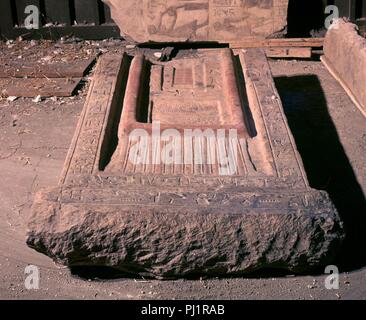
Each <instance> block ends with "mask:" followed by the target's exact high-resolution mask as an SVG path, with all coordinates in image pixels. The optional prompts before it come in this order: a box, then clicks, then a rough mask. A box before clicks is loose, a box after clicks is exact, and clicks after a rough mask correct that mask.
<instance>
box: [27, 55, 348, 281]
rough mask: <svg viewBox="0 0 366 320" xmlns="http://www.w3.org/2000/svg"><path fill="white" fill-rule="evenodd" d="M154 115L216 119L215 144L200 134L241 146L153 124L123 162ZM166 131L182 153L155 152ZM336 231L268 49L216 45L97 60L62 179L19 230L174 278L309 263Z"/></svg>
mask: <svg viewBox="0 0 366 320" xmlns="http://www.w3.org/2000/svg"><path fill="white" fill-rule="evenodd" d="M156 123H159V126H160V130H159V132H166V131H165V130H168V129H169V130H172V129H174V130H175V132H183V131H184V130H185V129H197V130H201V131H202V132H204V130H212V131H213V132H217V131H218V130H223V131H224V132H225V133H226V134H225V136H224V139H223V140H222V141H224V143H223V145H224V147H223V148H220V145H219V142H218V141H216V142H214V143H209V139H210V138H209V136H205V135H203V136H201V137H200V138H199V139H200V140H198V141H199V144H198V145H199V146H200V148H201V149H200V150H204V151H205V152H203V154H207V155H208V154H210V155H213V157H214V156H215V155H218V156H219V158H220V156H221V155H222V154H227V150H231V149H230V146H233V145H236V146H237V148H236V149H235V150H236V156H235V157H234V158H235V165H234V166H233V168H230V169H234V170H230V171H228V172H226V173H223V172H222V166H221V164H222V163H218V162H214V161H202V162H200V161H196V160H197V152H198V151H197V149H194V148H192V145H190V144H185V143H181V144H175V141H174V143H173V142H172V141H171V140H169V139H170V138H169V139H168V140H164V139H161V140H159V139H158V140H155V141H154V139H153V137H154V136H153V135H150V134H149V135H148V142H147V145H148V146H149V148H148V149H147V150H148V151H147V152H146V153H144V154H143V155H140V158H141V159H142V160H144V161H137V162H136V161H131V154H132V153H133V152H132V150H133V148H134V147H135V146H136V144H137V143H138V141H136V140H134V139H133V138H132V137H133V135H132V133H133V132H135V131H134V130H136V129H138V130H145V131H146V132H148V133H152V132H153V131H154V130H155V129H154V126H155V125H156ZM230 130H235V132H237V136H235V137H234V136H231V135H230V134H229V132H230ZM161 134H163V133H161ZM172 137H173V136H172ZM172 139H173V138H172ZM167 143H170V144H171V143H173V145H174V146H177V145H178V147H177V148H175V149H174V150H178V151H181V153H180V157H181V158H183V159H177V157H178V154H179V153H177V154H176V153H174V152H173V154H172V155H171V157H172V158H173V160H174V161H173V162H172V163H165V162H164V163H163V162H162V161H161V160H162V159H160V160H158V159H157V158H158V157H160V158H163V157H164V156H166V154H164V152H163V150H164V147H165V145H166V144H167ZM221 146H222V145H221ZM209 149H210V150H209ZM212 150H215V151H213V152H212ZM187 157H188V158H187ZM189 157H191V160H189ZM132 158H133V159H134V157H132ZM192 159H193V160H192ZM228 166H229V167H230V163H228ZM342 239H343V228H342V223H341V221H340V219H339V217H338V214H337V211H336V209H335V208H334V206H333V204H332V203H331V201H330V199H329V197H328V195H327V194H326V193H325V192H322V191H317V190H313V189H311V188H310V187H309V185H308V181H307V178H306V175H305V173H304V168H303V166H302V161H301V158H300V157H299V155H298V153H297V150H296V147H295V144H294V140H293V137H292V135H291V133H290V130H289V127H288V124H287V122H286V118H285V116H284V113H283V109H282V105H281V101H280V98H279V96H278V93H277V91H276V88H275V86H274V82H273V79H272V76H271V72H270V69H269V65H268V62H267V60H266V57H265V54H264V52H263V51H262V50H260V49H249V50H246V51H245V50H239V51H238V52H236V53H235V54H233V53H232V51H231V50H229V49H217V50H198V51H196V52H191V53H189V54H187V55H185V56H184V57H182V58H179V59H178V58H177V59H174V60H172V61H170V62H166V63H160V64H156V65H151V63H150V62H148V61H146V60H145V58H144V56H142V55H138V56H135V57H133V58H132V59H131V58H130V57H128V56H127V55H124V56H123V57H122V58H121V57H120V56H118V55H105V56H103V57H102V58H100V60H99V62H98V67H97V70H96V73H95V75H94V77H93V82H92V85H91V88H90V91H89V95H88V98H87V101H86V104H85V107H84V110H83V112H82V115H81V118H80V122H79V125H78V128H77V130H76V133H75V136H74V139H73V142H72V145H71V147H70V151H69V155H68V157H67V160H66V163H65V167H64V172H63V174H62V178H61V181H60V184H59V186H57V187H55V188H50V189H48V190H45V191H42V192H40V193H39V194H38V195H37V196H36V199H35V202H34V206H33V213H32V216H31V219H30V222H29V232H28V241H27V242H28V245H29V246H31V247H33V248H35V249H36V250H38V251H40V252H43V253H45V254H47V255H49V256H50V257H52V258H53V259H54V260H55V261H57V262H60V263H63V264H65V265H68V266H71V267H73V266H109V267H113V268H116V269H119V270H122V271H127V272H130V273H139V274H142V275H149V276H154V277H179V276H186V275H190V274H197V273H199V274H210V275H223V274H244V273H247V272H251V271H254V270H258V269H262V268H281V269H286V270H292V271H305V270H309V269H311V268H313V267H316V266H319V265H321V264H327V263H329V262H330V261H331V259H332V258H333V256H334V253H335V250H336V248H337V247H338V245H339V244H340V242H341V240H342Z"/></svg>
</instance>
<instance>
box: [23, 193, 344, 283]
mask: <svg viewBox="0 0 366 320" xmlns="http://www.w3.org/2000/svg"><path fill="white" fill-rule="evenodd" d="M54 190H55V189H53V190H51V193H52V192H54ZM49 192H50V189H49V190H45V191H43V192H40V193H38V194H37V196H36V199H35V202H34V205H33V208H32V212H33V214H32V216H31V218H30V221H29V230H28V234H27V244H28V245H29V246H30V247H32V248H34V249H35V250H37V251H39V252H41V253H44V254H46V255H48V256H49V257H51V258H52V259H53V260H54V261H55V262H57V263H60V264H63V265H67V266H69V267H77V266H79V267H80V266H83V267H90V266H93V267H111V268H114V269H116V270H119V271H122V272H126V273H129V274H139V275H143V276H147V277H153V278H158V279H164V278H181V277H187V276H190V275H208V276H230V275H235V276H239V275H246V274H250V273H252V272H254V271H258V270H263V269H282V270H287V271H291V272H295V273H304V272H308V271H311V270H313V269H315V268H317V267H319V266H323V265H327V264H329V263H331V262H332V260H333V259H334V257H335V255H336V253H337V250H338V248H339V247H340V244H341V243H342V241H343V239H344V230H343V223H342V222H341V221H340V219H339V217H338V215H337V211H336V209H335V208H334V206H333V204H332V203H331V201H330V199H329V196H328V195H327V194H326V193H325V192H322V191H312V192H316V193H317V194H318V196H319V199H320V200H321V202H322V208H321V211H322V213H313V212H312V209H314V210H317V209H318V210H319V206H318V203H317V204H316V205H314V206H313V207H311V206H310V208H309V207H308V208H305V207H304V208H300V211H298V212H297V213H296V212H290V213H287V212H284V213H280V214H279V213H272V212H268V213H266V214H263V213H258V212H256V210H255V209H250V211H249V212H248V213H247V214H235V212H233V213H229V212H221V211H217V212H215V213H209V214H205V212H204V211H205V209H204V208H202V207H201V208H198V209H196V210H189V209H187V210H186V211H185V212H182V211H181V210H174V209H173V210H170V212H167V211H166V210H164V208H162V207H160V208H154V209H146V207H143V206H136V207H135V208H134V209H131V207H129V206H126V207H125V208H123V206H117V208H116V209H115V210H113V211H111V207H110V206H108V205H107V204H106V205H104V206H103V205H92V206H85V205H83V206H80V205H77V204H61V203H59V202H58V201H49V200H45V199H46V198H47V197H48V194H49ZM200 210H202V212H200ZM72 213H76V215H73V214H72Z"/></svg>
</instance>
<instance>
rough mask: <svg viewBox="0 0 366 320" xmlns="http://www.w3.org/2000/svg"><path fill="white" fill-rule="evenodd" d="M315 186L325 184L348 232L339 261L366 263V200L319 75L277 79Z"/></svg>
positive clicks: (347, 266) (346, 266)
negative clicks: (344, 147) (337, 128)
mask: <svg viewBox="0 0 366 320" xmlns="http://www.w3.org/2000/svg"><path fill="white" fill-rule="evenodd" d="M275 81H276V86H277V89H278V91H279V93H280V96H281V99H282V102H283V106H284V109H285V113H286V116H287V118H288V121H289V125H290V128H291V131H292V133H293V135H294V137H295V141H296V145H297V148H298V150H299V152H300V154H301V157H302V159H303V162H304V166H305V170H306V173H307V175H308V178H309V182H310V185H311V187H313V188H315V189H318V190H326V191H327V192H328V193H329V195H330V197H331V199H332V201H333V203H334V204H335V206H336V208H337V210H338V212H339V214H340V216H341V218H342V220H343V221H344V224H345V228H346V232H347V236H346V240H345V242H344V244H343V247H342V248H341V251H340V253H339V255H338V258H337V261H336V262H335V263H336V264H337V265H338V266H339V267H340V268H341V270H342V271H349V270H354V269H357V268H361V267H363V266H365V265H366V250H365V248H366V200H365V195H364V194H363V191H362V189H361V187H360V185H359V183H358V181H357V179H356V176H355V174H354V172H353V169H352V166H351V164H350V162H349V159H348V158H347V155H346V154H345V151H344V149H343V146H342V144H341V142H340V140H339V137H338V133H337V130H336V128H335V125H334V123H333V121H332V119H331V117H330V115H329V112H328V108H327V102H326V99H325V96H324V92H323V89H322V87H321V84H320V81H319V79H318V77H317V76H315V75H304V76H293V77H279V78H276V79H275Z"/></svg>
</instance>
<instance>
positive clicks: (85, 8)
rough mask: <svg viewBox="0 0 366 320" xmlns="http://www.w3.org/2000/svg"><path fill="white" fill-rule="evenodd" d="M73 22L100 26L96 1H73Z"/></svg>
mask: <svg viewBox="0 0 366 320" xmlns="http://www.w3.org/2000/svg"><path fill="white" fill-rule="evenodd" d="M75 20H76V22H77V23H78V25H79V24H94V25H99V24H100V15H99V4H98V2H97V1H96V0H93V1H91V0H75Z"/></svg>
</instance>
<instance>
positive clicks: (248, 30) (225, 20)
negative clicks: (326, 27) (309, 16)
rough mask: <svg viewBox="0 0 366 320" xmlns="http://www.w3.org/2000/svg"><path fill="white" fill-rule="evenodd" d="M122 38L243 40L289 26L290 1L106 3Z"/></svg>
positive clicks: (131, 0)
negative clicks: (288, 9)
mask: <svg viewBox="0 0 366 320" xmlns="http://www.w3.org/2000/svg"><path fill="white" fill-rule="evenodd" d="M104 2H106V3H107V4H108V5H109V7H110V8H111V13H112V18H113V19H114V21H115V22H116V23H117V25H118V26H119V28H120V30H121V33H122V36H124V37H126V38H128V39H131V40H133V41H136V42H149V41H154V42H186V41H218V42H230V41H238V40H243V38H244V37H263V38H264V37H269V36H271V35H273V34H274V33H276V32H281V31H283V30H284V29H285V27H286V25H287V8H288V0H250V1H237V0H123V1H120V0H104Z"/></svg>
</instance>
